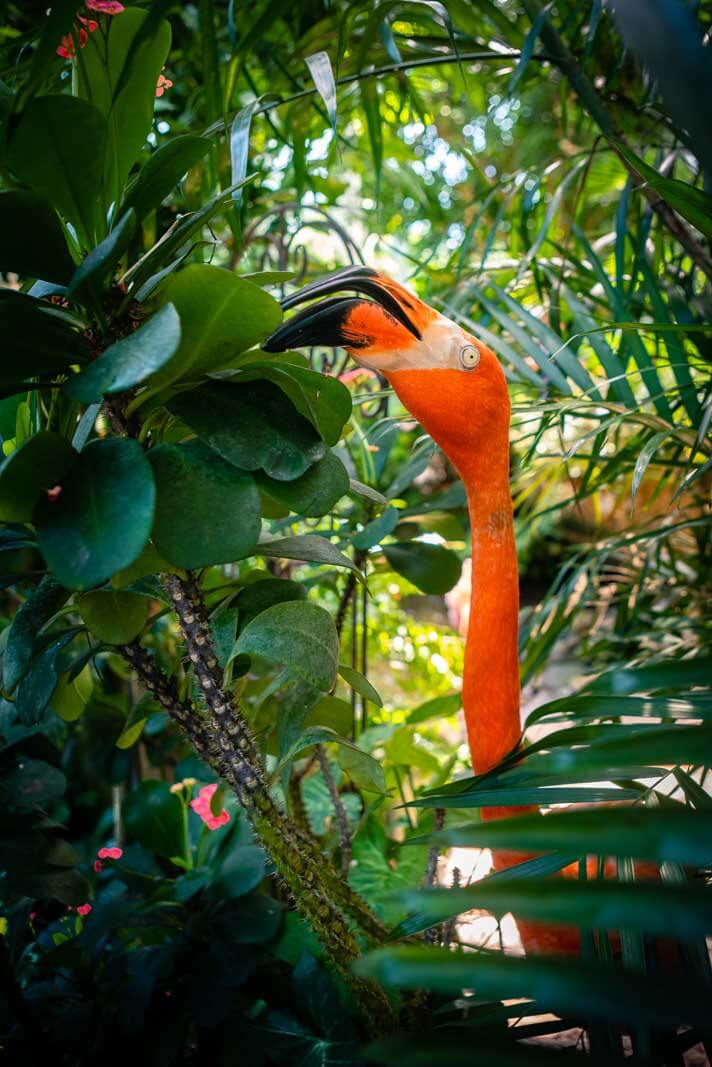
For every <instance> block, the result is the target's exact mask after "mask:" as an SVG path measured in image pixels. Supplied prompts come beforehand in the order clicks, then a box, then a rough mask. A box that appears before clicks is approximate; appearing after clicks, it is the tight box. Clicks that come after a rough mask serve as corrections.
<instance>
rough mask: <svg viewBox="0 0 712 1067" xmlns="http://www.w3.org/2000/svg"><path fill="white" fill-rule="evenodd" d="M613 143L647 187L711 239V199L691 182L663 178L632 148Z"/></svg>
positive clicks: (711, 197)
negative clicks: (658, 194)
mask: <svg viewBox="0 0 712 1067" xmlns="http://www.w3.org/2000/svg"><path fill="white" fill-rule="evenodd" d="M614 144H615V148H616V151H618V152H620V154H621V155H622V156H623V157H624V159H626V160H627V161H628V162H629V163H630V165H631V166H632V167H633V170H635V171H637V172H638V174H639V175H640V176H641V178H644V179H645V181H646V183H647V184H648V185H650V186H651V187H652V188H653V189H655V191H656V192H658V193H660V195H661V196H662V198H663V199H664V200H665V201H667V203H668V204H669V205H670V207H673V208H675V211H679V213H680V214H681V215H682V217H683V218H685V219H687V221H688V222H691V223H692V225H693V226H695V227H697V229H698V230H699V231H700V233H703V234H704V235H705V237H708V238H710V239H712V196H709V195H708V194H707V193H705V192H703V191H702V189H696V188H695V187H694V185H690V184H689V183H688V182H681V181H678V179H677V178H663V177H662V175H660V174H658V172H657V171H656V170H654V168H653V167H650V166H648V164H647V163H645V162H644V161H643V160H642V159H641V158H640V156H636V155H635V153H634V152H632V151H631V150H630V149H629V148H627V147H624V146H623V145H622V144H619V143H618V142H614Z"/></svg>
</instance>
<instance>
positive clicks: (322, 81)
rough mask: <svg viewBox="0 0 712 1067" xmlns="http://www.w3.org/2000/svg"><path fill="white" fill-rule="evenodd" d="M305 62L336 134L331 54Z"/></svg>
mask: <svg viewBox="0 0 712 1067" xmlns="http://www.w3.org/2000/svg"><path fill="white" fill-rule="evenodd" d="M304 62H305V63H306V65H307V66H308V67H309V73H310V74H311V76H312V78H313V79H314V85H315V86H316V89H317V92H318V93H319V96H320V97H321V98H322V100H323V101H324V105H325V107H326V113H327V115H328V116H329V122H330V123H331V128H332V129H333V131H334V133H336V83H335V81H334V71H333V70H332V67H331V60H330V59H329V54H328V52H314V54H313V55H310V56H305V58H304ZM233 180H234V179H233Z"/></svg>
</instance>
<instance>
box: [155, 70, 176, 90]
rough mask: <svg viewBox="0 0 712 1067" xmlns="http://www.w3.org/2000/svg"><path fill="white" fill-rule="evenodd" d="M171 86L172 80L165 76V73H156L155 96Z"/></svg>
mask: <svg viewBox="0 0 712 1067" xmlns="http://www.w3.org/2000/svg"><path fill="white" fill-rule="evenodd" d="M163 69H164V70H165V69H166V68H165V67H164V68H163ZM172 87H173V82H172V81H171V80H170V78H166V76H165V74H159V75H158V82H157V83H156V96H163V94H164V93H165V91H166V89H171V88H172Z"/></svg>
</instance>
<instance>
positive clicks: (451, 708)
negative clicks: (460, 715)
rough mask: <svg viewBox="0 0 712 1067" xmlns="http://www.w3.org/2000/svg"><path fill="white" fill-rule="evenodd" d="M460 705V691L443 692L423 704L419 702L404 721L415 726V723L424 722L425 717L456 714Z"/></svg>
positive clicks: (443, 716) (445, 716) (432, 717)
mask: <svg viewBox="0 0 712 1067" xmlns="http://www.w3.org/2000/svg"><path fill="white" fill-rule="evenodd" d="M461 707H462V693H445V694H444V695H443V696H440V697H433V698H432V699H431V700H426V701H425V703H424V704H419V705H418V707H417V708H413V710H412V711H411V712H409V713H408V718H407V719H406V722H407V723H408V725H409V726H415V724H416V723H419V722H425V721H426V720H427V719H434V718H436V717H437V718H441V717H442V718H447V717H448V716H450V715H456V714H457V712H458V711H459V710H460V708H461Z"/></svg>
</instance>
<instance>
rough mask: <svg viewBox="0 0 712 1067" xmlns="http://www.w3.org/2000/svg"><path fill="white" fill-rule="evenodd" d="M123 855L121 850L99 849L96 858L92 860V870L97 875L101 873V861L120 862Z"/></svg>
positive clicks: (102, 867)
mask: <svg viewBox="0 0 712 1067" xmlns="http://www.w3.org/2000/svg"><path fill="white" fill-rule="evenodd" d="M123 854H124V850H123V849H122V848H100V849H99V851H98V852H97V854H96V855H97V858H96V859H95V860H94V870H95V871H96V873H97V874H99V872H100V871H103V869H104V864H103V863H102V862H101V861H102V860H120V859H121V857H122V856H123Z"/></svg>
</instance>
